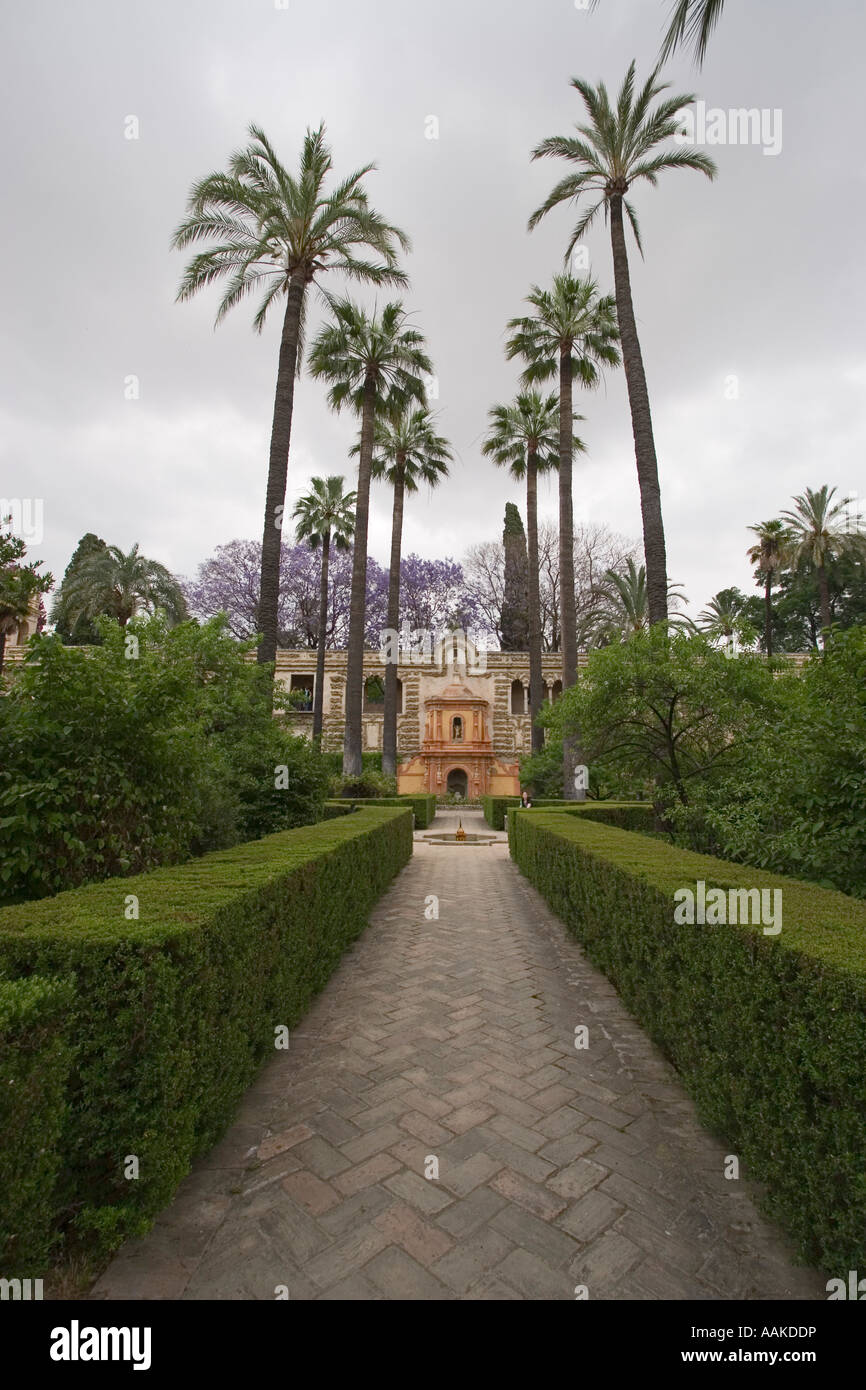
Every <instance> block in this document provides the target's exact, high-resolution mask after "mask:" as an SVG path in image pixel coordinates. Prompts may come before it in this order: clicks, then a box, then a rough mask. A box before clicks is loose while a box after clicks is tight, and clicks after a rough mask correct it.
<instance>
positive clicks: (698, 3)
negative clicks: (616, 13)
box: [592, 0, 725, 63]
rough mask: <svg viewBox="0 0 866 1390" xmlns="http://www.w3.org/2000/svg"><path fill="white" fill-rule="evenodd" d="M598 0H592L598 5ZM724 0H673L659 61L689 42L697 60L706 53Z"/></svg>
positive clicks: (700, 60)
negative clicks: (672, 9)
mask: <svg viewBox="0 0 866 1390" xmlns="http://www.w3.org/2000/svg"><path fill="white" fill-rule="evenodd" d="M597 4H598V0H592V8H593V9H595V7H596V5H597ZM724 7H725V0H674V12H673V14H672V15H671V18H670V21H669V23H668V29H667V33H666V34H665V38H664V42H663V44H662V50H661V53H660V54H659V63H665V62H667V60H668V58H670V56H671V54H672V53H673V52H674V51H675V50H676V49H677V48H679V47H680V46H681V45H683V44H690V45H691V47H692V49H693V51H694V55H695V58H696V60H697V62H698V63H703V61H704V58H705V57H706V52H707V44H708V43H709V39H710V35H711V33H712V32H713V30H714V29H715V27H716V25H717V24H718V22H719V19H720V18H721V14H722V10H723V9H724Z"/></svg>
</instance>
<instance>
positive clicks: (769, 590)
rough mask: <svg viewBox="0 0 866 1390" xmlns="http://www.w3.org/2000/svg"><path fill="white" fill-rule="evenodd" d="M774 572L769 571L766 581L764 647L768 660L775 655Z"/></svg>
mask: <svg viewBox="0 0 866 1390" xmlns="http://www.w3.org/2000/svg"><path fill="white" fill-rule="evenodd" d="M772 595H773V571H772V570H767V578H766V580H765V581H764V646H765V647H766V648H767V660H768V661H769V659H770V658H771V656H772V655H773V598H772Z"/></svg>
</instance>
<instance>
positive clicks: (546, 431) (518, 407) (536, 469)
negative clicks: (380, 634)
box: [482, 391, 586, 753]
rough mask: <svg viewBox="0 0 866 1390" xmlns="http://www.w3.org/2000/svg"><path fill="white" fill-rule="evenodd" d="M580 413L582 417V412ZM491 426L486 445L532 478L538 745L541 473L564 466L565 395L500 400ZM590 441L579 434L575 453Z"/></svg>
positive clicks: (529, 526)
mask: <svg viewBox="0 0 866 1390" xmlns="http://www.w3.org/2000/svg"><path fill="white" fill-rule="evenodd" d="M574 418H575V419H578V420H580V419H582V418H583V417H582V416H580V415H577V416H574ZM490 420H491V425H490V430H489V432H488V436H487V439H486V440H485V442H484V445H483V446H482V453H484V454H486V455H487V456H488V457H489V458H492V459H493V462H494V463H496V464H498V465H499V466H500V467H501V468H508V469H509V470H510V472H511V476H512V478H514V479H516V480H517V481H518V482H522V481H523V479H524V478H525V479H526V532H527V549H528V555H529V711H530V717H531V722H532V751H533V753H538V752H540V751H541V749H542V748H543V747H544V730H543V729H542V728H540V727H539V726H538V725H537V723H536V721H537V719H538V716H539V714H540V713H541V707H542V704H543V689H544V683H543V678H542V669H541V655H542V638H541V595H540V582H539V559H538V475H539V474H540V473H546V472H550V471H551V470H553V469H555V468H558V467H559V398H558V397H557V395H556V393H555V392H553V393H551V394H550V395H549V396H542V395H541V393H540V392H538V391H524V392H522V393H521V395H519V396H518V397H517V399H516V400H515V401H514V402H513V404H511V405H497V406H494V407H493V409H492V410H491V411H490ZM585 449H586V446H585V445H584V444H583V442H582V440H580V439H578V437H577V436H576V435H574V436H573V438H572V450H573V452H574V453H584V452H585Z"/></svg>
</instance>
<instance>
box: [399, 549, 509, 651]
mask: <svg viewBox="0 0 866 1390" xmlns="http://www.w3.org/2000/svg"><path fill="white" fill-rule="evenodd" d="M400 625H401V627H403V626H406V627H408V628H409V631H410V632H426V633H431V634H433V640H434V641H437V640H439V639H440V638H441V637H444V636H445V634H446V633H448V632H453V631H454V630H455V629H457V628H462V629H463V631H464V632H475V633H476V635H477V634H480V633H481V632H482V631H484V630H485V629H490V624H489V622H487V615H486V612H485V611H483V610H482V609H481V607H480V606H479V605H478V603H477V602H476V599H475V596H474V594H473V593H472V592H471V590H470V588H469V587H468V586H467V583H466V576H465V574H464V572H463V566H462V565H460V564H458V563H457V561H456V560H452V559H450V558H448V557H446V558H445V559H444V560H424V559H422V558H421V556H420V555H407V556H406V558H405V559H404V560H403V561H402V562H401V564H400Z"/></svg>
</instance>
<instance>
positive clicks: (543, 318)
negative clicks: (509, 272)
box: [505, 275, 621, 800]
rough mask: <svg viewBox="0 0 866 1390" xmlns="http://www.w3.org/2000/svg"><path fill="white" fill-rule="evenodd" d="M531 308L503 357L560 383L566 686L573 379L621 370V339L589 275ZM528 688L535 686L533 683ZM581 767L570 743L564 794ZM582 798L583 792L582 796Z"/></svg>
mask: <svg viewBox="0 0 866 1390" xmlns="http://www.w3.org/2000/svg"><path fill="white" fill-rule="evenodd" d="M526 302H527V303H528V304H531V305H532V308H533V309H534V311H535V312H534V314H532V315H531V316H530V317H525V318H517V319H512V320H511V321H510V322H509V324H508V328H509V330H510V331H511V333H512V336H511V338H510V339H509V340H508V342H507V344H506V349H505V352H506V356H507V357H508V358H509V359H511V358H513V357H518V356H519V357H522V358H523V360H524V361H525V362H526V364H527V365H526V368H525V370H524V372H523V377H522V380H523V382H524V384H525V385H527V386H533V385H535V384H537V383H539V382H544V381H550V380H555V379H556V378H557V377H558V379H559V450H558V453H559V573H560V585H559V588H560V594H561V604H562V614H561V634H562V637H561V640H562V685H563V689H564V690H567V689H568V688H569V687H570V686H572V685H574V684H575V683H576V681H577V611H576V604H575V591H574V501H573V496H572V476H571V475H572V452H573V445H572V440H573V438H574V381H575V378H577V380H578V381H579V382H580V383H581V385H583V386H585V387H587V388H591V387H595V386H597V385H598V383H599V381H600V380H601V373H600V371H599V368H600V366H604V365H606V366H611V367H618V366H619V365H620V361H621V359H620V355H619V350H618V349H617V346H616V343H617V339H618V337H619V334H618V331H617V326H616V315H615V311H614V302H613V298H612V296H611V295H605V296H601V295H600V294H599V292H598V286H597V284H596V282H595V281H594V280H593V279H591V278H590V277H589V276H586V277H580V276H571V275H556V276H554V279H553V289H552V290H542V289H540V288H539V287H538V285H533V287H532V290H531V291H530V293H529V294H528V295H527V299H526ZM530 684H531V681H530ZM580 762H581V757H580V755H579V752H578V749H577V748H576V746H575V744H574V742H573V741H572V740H569V739H566V740H565V743H564V746H563V776H564V788H565V790H564V795H565V797H566V798H567V799H569V798H570V795H571V783H572V768H573V767H574V766H575V765H576V764H577V763H580ZM578 796H579V799H581V800H583V799H584V798H585V796H586V793H585V792H583V793H578Z"/></svg>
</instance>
